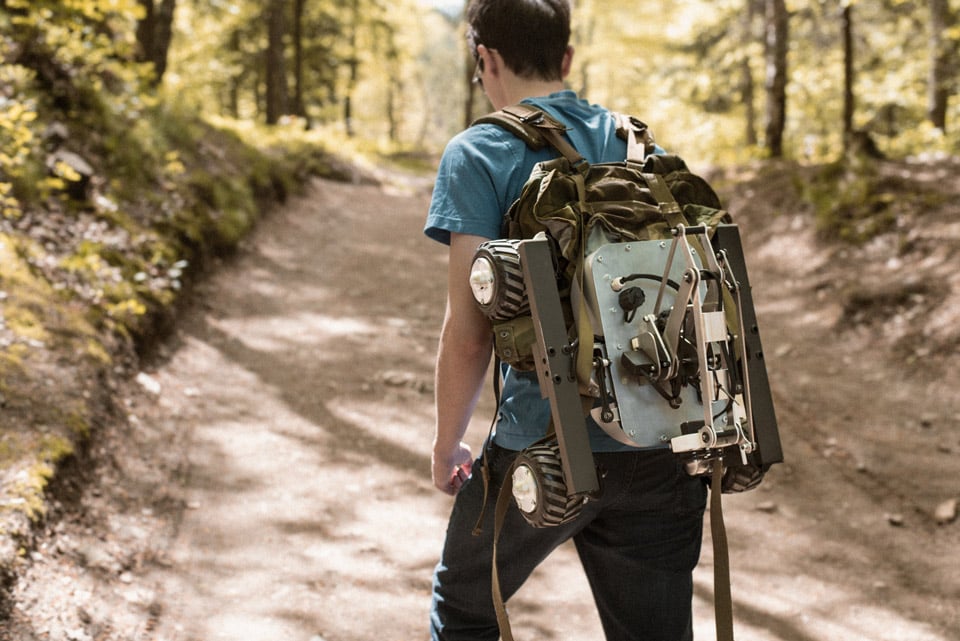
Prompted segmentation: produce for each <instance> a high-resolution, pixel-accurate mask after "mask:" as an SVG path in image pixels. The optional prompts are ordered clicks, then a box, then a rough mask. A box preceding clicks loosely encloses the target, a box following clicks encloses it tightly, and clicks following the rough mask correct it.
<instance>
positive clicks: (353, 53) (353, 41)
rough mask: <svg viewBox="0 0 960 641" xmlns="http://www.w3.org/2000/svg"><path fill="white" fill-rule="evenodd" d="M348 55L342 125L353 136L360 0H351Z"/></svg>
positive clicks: (357, 71)
mask: <svg viewBox="0 0 960 641" xmlns="http://www.w3.org/2000/svg"><path fill="white" fill-rule="evenodd" d="M350 21H351V23H352V24H351V25H350V56H349V58H348V59H347V61H346V62H347V65H348V67H349V69H350V78H349V81H348V82H347V95H346V96H345V97H344V99H343V125H344V127H345V128H346V132H347V136H349V137H351V138H352V137H353V134H354V131H353V92H354V91H355V90H356V88H357V79H358V78H359V76H360V52H359V51H357V32H358V31H359V29H360V0H353V5H352V15H351V16H350Z"/></svg>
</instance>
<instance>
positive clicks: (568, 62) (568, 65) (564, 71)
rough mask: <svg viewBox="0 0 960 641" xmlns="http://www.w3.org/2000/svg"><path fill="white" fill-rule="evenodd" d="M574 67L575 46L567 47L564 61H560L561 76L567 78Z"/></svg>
mask: <svg viewBox="0 0 960 641" xmlns="http://www.w3.org/2000/svg"><path fill="white" fill-rule="evenodd" d="M572 68H573V46H572V45H570V46H568V47H567V50H566V51H565V52H564V53H563V62H561V63H560V77H561V78H566V77H567V76H569V75H570V69H572Z"/></svg>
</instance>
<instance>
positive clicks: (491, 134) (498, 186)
mask: <svg viewBox="0 0 960 641" xmlns="http://www.w3.org/2000/svg"><path fill="white" fill-rule="evenodd" d="M517 142H518V140H517V139H515V138H514V137H513V136H510V135H509V134H506V133H505V132H502V131H501V130H500V129H499V128H498V127H496V126H495V125H479V126H476V127H471V128H470V129H467V130H466V131H464V132H461V133H460V134H458V135H457V136H455V137H454V138H453V139H452V140H451V141H450V142H449V143H448V144H447V147H446V149H445V150H444V152H443V156H442V157H441V159H440V167H439V168H438V170H437V180H436V183H435V184H434V188H433V198H432V199H431V201H430V209H429V211H428V213H427V220H426V224H425V225H424V230H423V231H424V233H425V234H426V235H427V237H429V238H432V239H433V240H436V241H439V242H441V243H444V244H449V243H450V234H452V233H458V234H470V235H474V236H481V237H483V238H499V237H500V235H501V234H500V229H501V226H502V222H503V215H504V213H505V212H506V210H507V208H508V207H509V205H510V202H511V194H510V191H511V185H510V184H509V183H510V180H511V178H512V173H513V170H514V169H515V168H516V166H517V164H518V163H520V162H521V161H522V159H523V158H522V152H523V147H522V145H523V143H522V142H520V147H519V148H518V145H517Z"/></svg>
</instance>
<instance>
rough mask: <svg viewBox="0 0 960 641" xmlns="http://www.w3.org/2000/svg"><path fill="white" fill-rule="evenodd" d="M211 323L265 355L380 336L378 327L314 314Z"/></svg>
mask: <svg viewBox="0 0 960 641" xmlns="http://www.w3.org/2000/svg"><path fill="white" fill-rule="evenodd" d="M212 323H215V325H216V326H217V327H218V328H219V329H221V330H223V331H224V332H226V333H228V334H230V335H231V336H236V337H238V338H240V339H241V340H242V341H243V342H244V343H246V344H247V345H249V346H250V347H251V348H253V349H256V350H261V351H265V352H277V351H282V350H286V349H289V348H290V347H291V345H301V346H313V347H318V346H320V345H322V344H323V343H325V342H327V341H329V340H332V339H340V338H344V337H346V338H351V337H365V338H372V337H375V336H376V335H377V334H378V333H379V332H380V326H379V325H377V324H374V323H371V322H369V321H367V320H365V319H362V318H356V317H350V316H330V315H328V314H317V313H312V312H299V313H295V314H284V315H283V316H268V317H260V318H257V319H255V320H254V321H251V319H249V318H233V319H223V320H217V321H212Z"/></svg>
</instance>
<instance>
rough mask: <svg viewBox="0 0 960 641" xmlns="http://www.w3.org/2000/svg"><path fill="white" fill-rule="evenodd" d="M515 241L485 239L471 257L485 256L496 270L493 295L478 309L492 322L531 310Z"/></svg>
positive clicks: (511, 317)
mask: <svg viewBox="0 0 960 641" xmlns="http://www.w3.org/2000/svg"><path fill="white" fill-rule="evenodd" d="M518 244H519V241H517V240H488V241H487V242H485V243H483V244H482V245H480V247H479V248H478V249H477V253H476V254H475V255H474V260H476V259H477V258H480V257H481V256H485V257H487V258H488V259H489V260H490V263H491V264H492V265H493V269H494V272H495V279H494V291H493V298H492V299H491V300H490V302H489V303H488V304H486V305H483V304H481V305H480V309H481V311H483V313H484V314H485V315H486V316H487V318H489V319H490V320H492V321H505V320H510V319H513V318H516V317H517V316H523V315H525V314H528V313H529V312H530V304H529V302H528V300H527V295H526V290H525V287H524V284H523V267H522V266H521V265H520V252H519V250H518V249H517V247H518Z"/></svg>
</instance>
